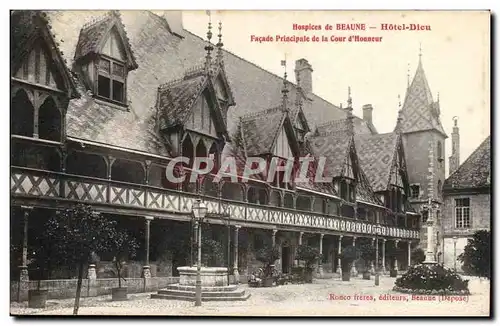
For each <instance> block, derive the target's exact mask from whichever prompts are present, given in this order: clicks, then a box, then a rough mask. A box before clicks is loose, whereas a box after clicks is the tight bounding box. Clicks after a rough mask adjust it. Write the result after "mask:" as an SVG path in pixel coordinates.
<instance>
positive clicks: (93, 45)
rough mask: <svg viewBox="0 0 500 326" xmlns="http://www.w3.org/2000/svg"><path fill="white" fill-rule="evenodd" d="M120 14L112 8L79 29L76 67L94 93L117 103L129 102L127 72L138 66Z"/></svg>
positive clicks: (99, 97) (119, 104) (98, 96)
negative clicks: (98, 18) (100, 17)
mask: <svg viewBox="0 0 500 326" xmlns="http://www.w3.org/2000/svg"><path fill="white" fill-rule="evenodd" d="M137 67H138V66H137V63H136V61H135V57H134V55H133V53H132V49H131V47H130V44H129V41H128V38H127V36H126V32H125V29H124V26H123V24H122V22H121V19H120V14H119V13H118V12H116V11H111V12H109V13H108V14H107V15H105V16H103V17H102V19H101V20H99V21H96V22H92V23H90V24H87V25H86V26H84V27H83V28H82V30H81V31H80V37H79V39H78V44H77V46H76V51H75V70H76V71H78V72H79V73H80V74H82V77H83V80H84V81H85V84H86V85H87V86H88V88H89V89H90V90H91V91H92V93H93V94H94V97H96V98H97V99H100V100H104V101H107V102H110V103H113V104H117V105H118V106H126V105H127V102H128V101H127V76H128V73H129V72H130V71H132V70H134V69H137Z"/></svg>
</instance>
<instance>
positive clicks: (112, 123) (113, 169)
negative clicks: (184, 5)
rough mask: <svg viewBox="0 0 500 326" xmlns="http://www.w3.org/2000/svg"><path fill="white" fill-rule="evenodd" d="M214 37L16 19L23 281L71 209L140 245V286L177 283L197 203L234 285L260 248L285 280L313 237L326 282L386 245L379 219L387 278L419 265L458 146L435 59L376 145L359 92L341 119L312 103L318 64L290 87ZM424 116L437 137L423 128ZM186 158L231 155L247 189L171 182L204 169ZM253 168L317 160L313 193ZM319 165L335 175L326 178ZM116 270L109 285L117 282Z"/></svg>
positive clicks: (16, 242)
mask: <svg viewBox="0 0 500 326" xmlns="http://www.w3.org/2000/svg"><path fill="white" fill-rule="evenodd" d="M216 27H218V29H217V30H216V29H215V28H214V32H212V31H211V25H209V29H208V30H209V33H207V40H204V39H202V38H200V37H198V36H196V35H194V34H192V33H190V32H189V31H187V30H185V29H184V28H183V26H182V19H181V16H180V13H175V12H167V13H165V14H164V15H157V14H154V13H151V12H147V11H141V12H138V11H125V12H117V11H110V12H91V11H80V12H72V11H61V12H40V11H14V12H12V14H11V40H12V42H11V63H12V64H11V149H12V150H11V212H12V214H11V248H13V249H11V251H12V257H13V258H12V260H11V273H12V274H13V275H16V277H19V278H20V279H24V280H26V279H28V278H29V277H30V273H31V272H30V270H29V266H28V265H29V259H30V257H29V256H30V254H29V253H30V252H31V250H30V246H36V235H37V233H38V232H43V223H44V221H46V220H47V218H48V217H49V216H50V215H51V214H54V213H55V212H56V211H57V210H60V209H64V208H66V207H69V206H71V205H73V204H75V203H88V204H91V205H92V206H93V207H94V208H95V209H96V210H98V211H100V212H101V213H102V214H105V215H106V216H109V218H113V219H117V220H118V221H119V223H120V225H122V226H123V227H126V228H127V229H128V230H129V232H130V233H133V234H134V236H135V237H136V238H138V239H139V240H140V242H141V248H140V250H139V251H140V255H139V257H138V258H137V259H136V261H135V262H134V263H130V264H129V269H128V276H129V277H160V276H169V275H176V273H177V270H176V268H177V267H179V266H184V265H189V264H192V263H193V256H192V254H191V251H192V248H193V241H192V224H191V219H192V218H191V207H192V205H193V202H194V201H195V200H196V199H201V200H203V201H204V202H205V203H206V204H207V205H208V209H209V214H208V216H207V220H208V223H207V224H206V225H204V231H203V233H204V237H207V238H209V239H211V240H213V241H216V242H218V243H220V244H221V245H222V246H223V247H224V257H221V258H220V259H218V260H217V259H216V258H214V259H215V260H213V261H211V262H210V264H214V265H224V266H226V265H227V266H228V267H230V270H231V272H232V273H233V274H234V275H236V276H237V275H248V274H249V273H251V272H252V271H255V269H256V268H257V267H259V264H258V263H257V262H256V260H255V252H256V250H259V249H260V248H262V247H263V246H265V245H268V244H269V245H270V244H274V245H278V246H279V248H280V251H281V257H280V259H279V261H278V263H277V268H278V269H279V270H281V271H282V272H284V273H287V272H290V269H291V267H292V266H293V265H294V264H295V248H296V247H297V246H298V245H300V244H304V243H307V244H310V245H314V246H317V247H318V248H319V249H320V251H321V253H322V254H323V260H322V262H321V264H320V265H321V266H320V267H319V272H322V271H329V272H339V271H340V264H339V262H340V261H339V254H340V251H341V249H342V247H344V246H346V245H350V244H353V245H358V244H360V243H363V242H371V243H374V241H375V238H376V234H375V230H376V226H378V225H380V226H381V233H380V234H379V237H378V239H379V241H380V243H379V248H380V251H381V257H382V265H383V267H384V269H389V268H396V269H404V268H406V267H407V266H408V264H409V261H410V259H411V257H410V256H411V255H410V252H411V250H412V248H415V247H416V246H418V242H419V241H420V239H421V234H422V232H421V230H420V228H421V220H420V215H421V212H422V211H425V210H426V209H427V208H425V209H423V208H422V207H420V206H419V205H420V204H423V203H424V202H429V198H430V199H431V201H432V202H435V203H438V204H440V203H441V202H442V200H441V199H440V198H439V196H438V194H439V193H440V188H441V183H442V180H444V161H443V160H442V157H444V145H443V142H444V139H445V138H446V134H445V133H444V131H443V129H442V126H441V124H440V122H439V101H437V102H434V101H433V100H432V95H431V94H430V90H429V87H428V84H427V81H426V79H425V74H424V72H423V66H422V62H420V64H419V67H418V69H417V72H416V74H415V77H414V79H413V82H412V83H411V85H409V87H408V92H407V94H406V97H405V101H404V104H403V106H402V108H399V113H398V114H396V112H398V109H397V108H395V122H396V128H395V130H394V132H392V133H387V134H379V133H377V131H376V129H375V127H374V126H373V123H372V112H373V110H374V108H373V107H372V106H371V105H369V104H367V105H365V106H363V119H361V118H358V117H356V116H354V115H353V113H352V111H353V107H352V98H351V95H350V90H349V92H348V95H347V105H346V106H345V107H344V108H342V106H341V107H338V106H336V105H333V104H331V103H329V102H327V101H325V100H324V99H322V98H320V97H319V96H317V95H315V94H314V92H313V85H312V77H311V76H312V75H311V74H312V73H313V69H312V66H311V64H310V63H309V62H308V61H307V60H306V59H300V60H297V61H296V63H295V83H291V82H289V81H288V80H287V79H286V75H285V78H281V77H278V76H276V75H273V74H271V73H270V72H267V71H265V70H263V69H262V68H260V67H258V66H256V65H254V64H253V63H250V62H248V61H246V60H244V59H242V58H240V57H238V56H236V55H234V54H232V53H230V52H228V51H226V50H224V48H223V42H222V31H221V28H222V27H221V26H220V25H219V26H216ZM229 28H230V27H229ZM217 31H218V34H217V35H216V37H213V38H212V36H213V35H214V34H215V33H216V32H217ZM346 88H347V87H346ZM423 115H424V116H425V115H428V117H429V119H425V121H427V120H429V121H431V122H432V123H431V125H422V123H421V120H419V121H413V120H414V119H415V117H421V116H423ZM396 117H397V119H396ZM415 126H416V127H417V129H412V128H414V127H415ZM406 148H412V151H411V152H409V151H406V150H405V149H406ZM181 156H183V157H188V158H189V159H190V162H192V161H193V159H195V158H210V159H211V160H213V161H214V162H215V165H214V172H215V171H216V170H217V168H219V167H221V165H222V164H223V162H224V161H225V159H226V158H228V157H229V158H234V159H235V161H236V162H237V166H236V171H233V172H234V173H233V176H234V175H236V180H234V179H232V178H230V177H228V178H222V180H217V178H215V173H210V174H208V175H204V176H197V177H195V178H194V180H195V182H177V183H172V182H170V180H168V178H166V177H165V175H166V173H167V172H172V171H173V172H172V173H174V174H175V175H177V176H187V177H188V178H186V180H188V179H189V177H190V176H191V175H192V173H193V170H192V165H191V163H186V164H182V165H174V166H172V165H170V163H171V162H172V160H173V159H175V158H178V157H181ZM256 157H258V158H263V159H265V160H266V162H272V161H274V162H278V164H286V163H285V162H287V159H289V158H292V159H293V160H298V159H299V158H301V157H310V158H313V161H312V163H311V165H310V167H311V168H310V171H309V172H308V173H307V178H306V179H307V181H302V182H297V183H295V182H287V181H286V180H284V179H283V175H282V174H280V172H279V171H273V172H268V171H264V172H262V173H260V174H258V175H255V176H253V177H251V178H248V179H244V178H243V177H242V174H243V169H244V162H245V161H246V160H247V159H249V158H256ZM320 158H325V159H326V164H325V169H324V175H323V176H324V177H325V178H326V181H322V182H321V183H318V182H314V171H315V169H314V167H317V166H318V164H319V161H320ZM293 171H294V173H297V169H295V168H294V170H293ZM426 171H431V177H429V176H427V175H425V173H426ZM268 173H272V178H271V181H268V180H270V179H269V178H268V177H269V176H268V175H267V174H268ZM429 180H430V181H429ZM416 186H418V188H416ZM415 189H417V190H415ZM438 211H439V210H438ZM431 213H432V212H431ZM437 220H438V221H439V217H438V218H437ZM106 259H107V258H106V255H105V253H102V257H101V263H100V265H99V266H97V276H98V277H102V278H105V277H109V274H107V273H108V272H107V271H106V267H105V262H106ZM65 275H66V274H64V271H60V273H59V274H57V273H56V275H49V276H47V277H51V278H54V277H55V278H57V277H59V278H63V277H65ZM67 275H71V271H68V274H67Z"/></svg>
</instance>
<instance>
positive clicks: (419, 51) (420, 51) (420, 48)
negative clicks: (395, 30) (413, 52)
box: [418, 42, 422, 60]
mask: <svg viewBox="0 0 500 326" xmlns="http://www.w3.org/2000/svg"><path fill="white" fill-rule="evenodd" d="M418 57H419V60H421V59H422V42H420V46H419V48H418Z"/></svg>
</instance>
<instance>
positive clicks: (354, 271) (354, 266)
mask: <svg viewBox="0 0 500 326" xmlns="http://www.w3.org/2000/svg"><path fill="white" fill-rule="evenodd" d="M352 246H353V247H354V248H356V237H352ZM351 275H352V276H356V275H358V271H357V270H356V260H354V261H353V262H352V267H351Z"/></svg>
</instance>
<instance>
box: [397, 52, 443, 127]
mask: <svg viewBox="0 0 500 326" xmlns="http://www.w3.org/2000/svg"><path fill="white" fill-rule="evenodd" d="M439 114H440V112H439V102H434V100H433V99H432V93H431V89H430V87H429V83H428V82H427V78H426V77H425V72H424V68H423V65H422V60H420V61H419V63H418V67H417V71H416V72H415V77H413V81H412V82H411V85H410V87H409V88H408V90H407V92H406V97H405V100H404V104H403V122H402V131H403V133H410V132H417V131H424V130H437V131H438V132H439V133H441V134H443V135H444V136H445V137H447V136H446V133H445V131H444V129H443V126H442V125H441V121H440V119H439Z"/></svg>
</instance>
